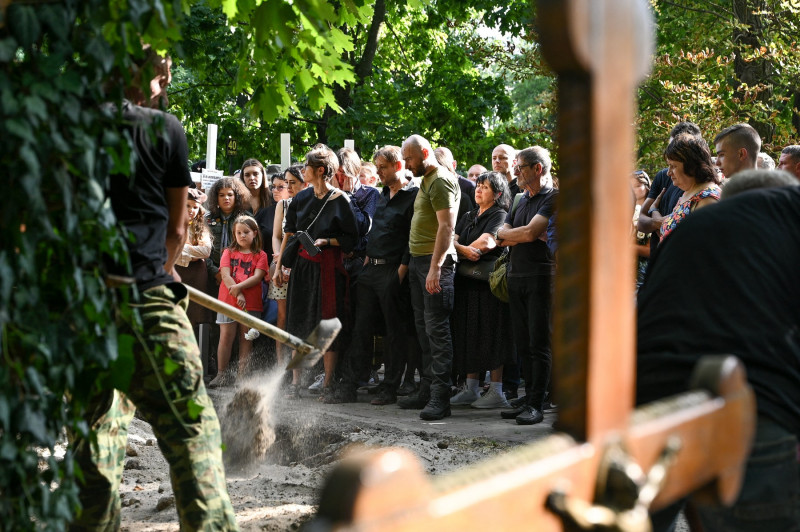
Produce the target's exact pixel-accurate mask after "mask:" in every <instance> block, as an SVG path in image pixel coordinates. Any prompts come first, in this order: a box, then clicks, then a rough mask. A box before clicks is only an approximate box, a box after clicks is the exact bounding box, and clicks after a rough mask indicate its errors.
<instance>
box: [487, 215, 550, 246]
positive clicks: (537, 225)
mask: <svg viewBox="0 0 800 532" xmlns="http://www.w3.org/2000/svg"><path fill="white" fill-rule="evenodd" d="M549 221H550V218H547V217H545V216H542V215H541V214H537V215H536V216H534V217H533V218H532V219H531V221H530V222H528V224H527V225H523V226H522V227H511V226H510V225H508V224H504V225H503V227H502V228H500V230H499V231H498V232H497V239H498V240H502V241H503V245H508V244H522V243H524V242H533V241H534V240H536V239H537V238H539V237H540V236H542V235H543V234H544V233H545V232H546V231H547V224H548V223H549Z"/></svg>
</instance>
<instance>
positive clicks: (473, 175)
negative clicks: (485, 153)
mask: <svg viewBox="0 0 800 532" xmlns="http://www.w3.org/2000/svg"><path fill="white" fill-rule="evenodd" d="M487 171H488V170H486V167H485V166H482V165H480V164H473V165H472V166H470V167H469V170H467V179H469V180H470V181H472V182H473V183H475V182H476V181H477V180H478V176H479V175H481V174H485V173H486V172H487Z"/></svg>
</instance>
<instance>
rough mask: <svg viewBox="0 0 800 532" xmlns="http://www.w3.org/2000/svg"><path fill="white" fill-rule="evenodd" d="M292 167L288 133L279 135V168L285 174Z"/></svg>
mask: <svg viewBox="0 0 800 532" xmlns="http://www.w3.org/2000/svg"><path fill="white" fill-rule="evenodd" d="M290 166H292V147H291V140H290V138H289V134H288V133H281V168H282V169H283V171H284V172H285V171H286V169H287V168H289V167H290Z"/></svg>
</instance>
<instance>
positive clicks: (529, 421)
mask: <svg viewBox="0 0 800 532" xmlns="http://www.w3.org/2000/svg"><path fill="white" fill-rule="evenodd" d="M516 419H517V425H535V424H537V423H541V422H542V421H543V420H544V414H542V412H541V411H540V410H536V409H535V408H533V407H532V406H526V407H524V410H523V412H522V413H521V414H520V415H518V416H517V418H516Z"/></svg>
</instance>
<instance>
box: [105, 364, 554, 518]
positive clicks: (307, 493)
mask: <svg viewBox="0 0 800 532" xmlns="http://www.w3.org/2000/svg"><path fill="white" fill-rule="evenodd" d="M282 377H283V375H282V372H281V374H264V375H262V376H260V377H259V378H257V379H252V380H250V381H248V382H245V383H241V384H239V385H238V387H237V388H236V389H232V388H228V389H223V390H222V391H212V393H211V395H212V399H213V400H214V404H215V406H216V408H217V412H218V413H219V414H220V415H219V417H220V421H221V427H222V434H223V440H224V445H225V452H224V456H225V466H226V477H227V482H228V492H229V494H230V497H231V502H232V503H233V506H234V510H235V511H236V518H237V521H238V523H239V526H240V527H241V528H242V529H243V530H267V531H272V530H274V531H285V530H297V529H299V528H301V527H302V526H303V524H304V523H306V522H307V521H308V520H310V519H311V517H312V516H313V513H314V511H315V510H316V506H317V503H318V497H319V493H320V492H321V490H322V487H323V484H324V482H325V479H326V477H327V476H328V474H329V473H330V471H331V469H332V468H334V467H335V466H336V464H337V463H338V461H339V460H341V458H342V457H343V456H344V455H345V454H347V453H351V452H358V451H360V450H364V449H373V448H378V447H389V446H392V447H404V448H406V449H408V450H410V451H412V452H413V453H414V454H415V455H416V456H417V457H419V459H420V461H421V463H422V465H423V468H424V469H425V470H427V471H428V472H429V473H431V474H439V473H443V472H447V471H452V470H454V469H457V468H459V467H463V466H464V465H467V464H471V463H475V462H477V461H479V460H482V459H485V458H488V457H490V456H493V455H495V454H498V453H501V452H503V451H505V450H508V449H510V448H512V447H513V446H515V445H518V444H520V443H521V442H523V441H526V440H528V439H529V438H530V437H531V435H533V434H536V433H533V432H531V431H522V430H514V431H513V432H508V433H507V435H506V436H505V437H503V438H501V439H490V438H488V437H487V435H488V436H490V435H491V432H490V431H489V432H487V430H485V428H482V422H481V421H480V420H479V421H475V420H474V419H471V420H467V419H464V420H463V421H464V423H463V425H465V426H464V427H461V430H460V433H454V432H453V430H454V429H455V428H456V427H457V426H458V423H454V421H456V422H457V421H458V416H459V415H460V414H459V413H458V412H456V413H454V416H453V418H448V419H449V420H452V421H448V422H447V423H426V422H423V421H421V420H420V419H419V416H418V412H417V411H416V410H410V411H409V410H401V409H399V408H398V407H397V406H396V405H388V406H384V407H374V406H371V405H369V401H370V400H371V399H372V397H373V396H370V395H366V394H362V395H360V396H359V403H356V404H343V405H323V404H320V403H319V402H318V401H317V400H316V397H315V396H310V395H308V394H304V397H303V398H302V399H300V400H291V399H286V398H284V397H282V396H281V395H280V394H279V393H278V391H279V390H280V384H279V383H280V380H281V379H282ZM463 412H464V414H470V415H480V416H486V415H487V414H489V415H490V416H491V421H488V423H489V424H490V426H491V425H498V426H500V425H499V424H500V423H503V422H502V421H500V420H499V416H498V415H497V412H496V411H494V412H491V413H487V412H475V411H474V409H473V410H472V411H469V410H464V411H463ZM486 419H487V420H488V419H489V417H486ZM495 419H497V421H495ZM472 423H474V425H472V426H470V424H472ZM551 431H552V429H550V428H549V427H547V428H545V427H544V426H542V427H541V429H539V432H540V433H541V435H542V436H544V435H546V434H549V433H550V432H551ZM456 432H458V431H456ZM537 437H538V436H537ZM501 440H505V441H501ZM509 440H511V441H509ZM514 440H516V441H514ZM133 460H136V464H135V467H136V468H126V469H125V470H124V473H123V479H122V485H121V487H120V492H121V496H122V500H123V509H122V530H128V531H131V532H133V531H136V532H138V531H144V530H169V531H173V530H178V516H177V512H176V510H175V504H174V494H173V492H172V487H171V485H170V482H169V468H168V466H167V463H166V461H165V460H164V458H163V457H162V456H161V453H160V452H159V450H158V446H157V445H155V438H154V436H153V433H152V431H151V429H150V426H149V425H148V424H147V423H145V422H144V421H142V420H140V419H134V421H133V422H132V424H131V426H130V429H129V457H128V458H127V459H126V461H127V462H131V461H133Z"/></svg>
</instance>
